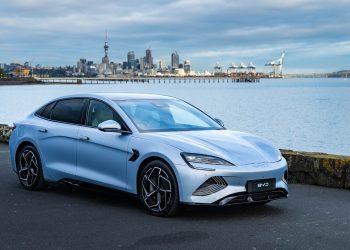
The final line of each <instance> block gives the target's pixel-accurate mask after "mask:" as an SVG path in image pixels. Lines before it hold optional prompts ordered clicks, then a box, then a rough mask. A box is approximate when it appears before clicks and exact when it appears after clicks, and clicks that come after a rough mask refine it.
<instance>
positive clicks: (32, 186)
mask: <svg viewBox="0 0 350 250" xmlns="http://www.w3.org/2000/svg"><path fill="white" fill-rule="evenodd" d="M16 163H17V175H18V179H19V182H20V183H21V185H22V186H23V187H24V188H25V189H27V190H40V189H43V188H44V187H45V186H46V185H45V184H46V183H45V181H44V178H43V171H42V165H41V160H40V157H39V153H38V151H37V150H36V149H35V148H34V147H33V146H31V145H27V146H25V147H24V148H22V149H21V151H20V152H19V154H18V156H17V161H16Z"/></svg>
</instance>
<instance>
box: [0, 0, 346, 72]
mask: <svg viewBox="0 0 350 250" xmlns="http://www.w3.org/2000/svg"><path fill="white" fill-rule="evenodd" d="M349 7H350V2H349V1H346V0H339V1H337V2H334V1H329V0H288V1H280V0H264V1H253V0H246V1H236V0H216V1H212V0H177V1H171V0H149V1H137V0H128V1H127V0H103V1H96V0H85V1H78V0H61V1H56V0H55V1H53V0H45V1H44V0H26V1H23V0H11V1H9V0H5V1H2V3H1V9H0V23H1V26H0V32H1V36H0V56H1V57H0V61H1V62H4V61H5V62H11V60H13V59H16V60H17V59H21V60H22V61H25V60H28V58H36V59H35V60H36V61H38V62H37V63H41V64H54V65H65V64H74V63H75V62H76V61H77V60H78V58H80V57H87V58H88V59H93V60H100V57H101V54H102V52H103V48H102V46H103V42H104V41H103V40H104V32H105V30H106V29H107V30H108V33H109V41H110V56H111V57H112V59H113V60H114V61H122V60H125V55H126V53H127V51H128V50H135V52H136V54H137V56H142V55H143V54H144V50H145V49H146V48H148V47H152V49H153V53H154V58H164V59H166V60H167V61H170V60H169V58H170V53H171V52H172V51H174V50H177V51H179V53H180V57H181V58H182V59H185V58H186V59H190V60H191V61H192V62H193V66H194V68H195V69H197V70H203V69H208V68H211V67H212V65H213V64H214V63H215V62H216V61H221V62H223V63H226V62H230V61H233V60H236V61H240V60H252V61H254V62H256V63H257V64H258V65H263V64H264V62H266V61H268V60H271V59H273V58H274V57H277V56H278V55H279V54H280V53H281V51H283V50H287V57H286V59H287V61H288V62H290V64H288V67H290V68H292V67H295V68H302V67H300V64H304V65H305V69H306V68H310V69H314V68H315V67H316V66H317V67H320V68H321V67H322V68H327V66H328V65H329V62H330V61H331V62H332V63H334V65H333V66H334V67H344V65H349V59H347V57H346V56H347V55H349V44H348V40H349V35H350V30H349V29H348V27H349V25H350V12H348V9H349ZM48 55H50V56H48ZM55 58H56V59H55ZM320 58H322V59H325V60H320ZM182 59H181V60H182ZM292 63H296V64H298V65H293V64H292Z"/></svg>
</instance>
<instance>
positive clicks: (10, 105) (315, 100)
mask: <svg viewBox="0 0 350 250" xmlns="http://www.w3.org/2000/svg"><path fill="white" fill-rule="evenodd" d="M91 92H142V93H156V94H165V95H171V96H176V97H179V98H181V99H184V100H186V101H188V102H190V103H192V104H194V105H196V106H198V107H199V108H200V109H202V110H204V111H206V112H207V113H209V114H210V115H212V116H213V117H217V118H220V119H222V120H223V121H224V123H225V125H226V127H227V128H229V129H233V130H240V131H245V132H250V133H253V134H257V135H259V136H263V137H265V138H267V139H268V140H270V141H271V142H272V143H273V144H274V145H275V146H277V147H279V148H287V149H294V150H305V151H318V152H325V153H334V154H345V155H350V79H349V80H347V81H346V80H344V79H263V80H261V82H260V83H254V84H253V83H252V84H247V83H226V82H221V83H217V82H215V83H213V82H211V83H188V82H187V83H186V84H185V83H178V82H177V83H169V82H168V83H165V84H164V83H163V82H162V83H158V81H156V83H151V84H142V83H139V84H136V83H134V84H125V83H124V84H115V85H112V84H111V85H108V84H105V85H95V84H93V85H40V86H0V123H5V124H12V123H13V122H14V121H16V120H21V119H23V118H24V117H25V116H26V115H27V114H28V113H30V112H32V111H33V110H34V109H36V108H38V107H39V106H41V105H42V104H44V103H45V102H47V101H49V100H50V99H52V98H54V97H58V96H61V95H65V94H73V93H91Z"/></svg>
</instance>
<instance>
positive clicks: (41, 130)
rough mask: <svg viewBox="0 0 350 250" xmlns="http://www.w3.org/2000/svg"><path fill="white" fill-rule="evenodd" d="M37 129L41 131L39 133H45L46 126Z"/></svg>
mask: <svg viewBox="0 0 350 250" xmlns="http://www.w3.org/2000/svg"><path fill="white" fill-rule="evenodd" d="M38 131H39V132H41V133H47V129H46V128H39V129H38Z"/></svg>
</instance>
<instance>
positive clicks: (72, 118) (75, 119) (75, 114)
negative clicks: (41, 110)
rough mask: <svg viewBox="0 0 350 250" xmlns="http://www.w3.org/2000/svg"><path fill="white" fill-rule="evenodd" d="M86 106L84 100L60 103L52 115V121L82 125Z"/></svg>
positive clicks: (68, 100) (77, 99)
mask: <svg viewBox="0 0 350 250" xmlns="http://www.w3.org/2000/svg"><path fill="white" fill-rule="evenodd" d="M84 104H85V99H83V98H73V99H66V100H62V101H58V102H57V104H56V105H55V107H54V109H53V110H52V113H51V119H52V120H55V121H60V122H66V123H72V124H81V120H82V119H81V117H82V113H83V112H82V111H83V107H84Z"/></svg>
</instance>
